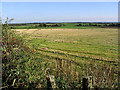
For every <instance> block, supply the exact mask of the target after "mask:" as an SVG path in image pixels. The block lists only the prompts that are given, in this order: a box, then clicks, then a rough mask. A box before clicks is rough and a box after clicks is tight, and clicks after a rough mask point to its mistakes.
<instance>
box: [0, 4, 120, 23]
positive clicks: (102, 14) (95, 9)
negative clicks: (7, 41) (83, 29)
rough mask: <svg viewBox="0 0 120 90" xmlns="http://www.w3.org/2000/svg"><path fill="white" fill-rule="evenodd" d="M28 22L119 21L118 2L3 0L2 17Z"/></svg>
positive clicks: (15, 21)
mask: <svg viewBox="0 0 120 90" xmlns="http://www.w3.org/2000/svg"><path fill="white" fill-rule="evenodd" d="M6 17H9V18H14V21H12V23H26V22H117V21H118V3H117V2H2V19H5V18H6Z"/></svg>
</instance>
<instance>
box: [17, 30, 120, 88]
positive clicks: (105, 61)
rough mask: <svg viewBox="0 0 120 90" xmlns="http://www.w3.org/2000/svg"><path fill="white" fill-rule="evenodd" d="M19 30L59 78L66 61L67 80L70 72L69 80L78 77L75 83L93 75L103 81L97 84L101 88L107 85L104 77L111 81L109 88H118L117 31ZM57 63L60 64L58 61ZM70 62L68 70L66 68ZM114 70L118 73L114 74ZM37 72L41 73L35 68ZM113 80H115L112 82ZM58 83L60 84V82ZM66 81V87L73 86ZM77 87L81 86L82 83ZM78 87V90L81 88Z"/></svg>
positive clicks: (64, 68) (51, 71) (52, 72)
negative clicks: (104, 82) (57, 72)
mask: <svg viewBox="0 0 120 90" xmlns="http://www.w3.org/2000/svg"><path fill="white" fill-rule="evenodd" d="M16 31H18V32H20V33H21V34H23V35H25V37H24V39H25V41H26V43H28V46H29V47H31V48H34V49H35V52H36V56H38V57H40V58H41V59H43V60H44V62H43V63H45V62H47V63H48V66H47V68H49V69H50V72H49V73H50V74H52V75H54V76H56V73H55V72H56V70H57V68H56V63H59V64H60V63H61V61H60V62H59V60H63V62H62V67H61V66H60V68H62V72H63V73H62V75H63V78H65V76H66V74H65V72H67V71H66V70H68V72H69V73H70V76H68V74H67V77H68V78H71V77H74V78H73V81H79V79H76V78H78V77H80V78H82V77H84V76H86V75H87V76H89V75H92V76H94V77H96V78H97V80H99V79H100V80H101V81H98V82H100V83H99V84H97V85H98V86H100V87H103V86H104V85H103V84H102V80H103V78H106V79H108V82H107V83H108V86H111V85H112V84H113V83H114V84H115V85H116V83H117V81H116V80H117V70H118V69H117V67H118V66H117V65H118V42H117V41H118V38H117V36H118V30H117V29H110V28H97V29H16ZM57 60H58V62H56V61H57ZM33 62H35V63H38V64H37V65H38V66H39V63H40V61H39V60H37V61H33ZM66 62H67V65H68V69H66V68H67V67H66V66H65V65H66ZM68 62H71V64H68ZM71 65H72V67H71ZM64 66H65V67H64ZM55 68H56V69H55ZM70 68H71V69H70ZM69 70H70V71H69ZM98 70H99V71H98ZM111 70H113V71H114V74H113V72H111ZM34 71H35V72H39V71H36V69H35V68H34ZM74 72H75V73H74ZM106 72H107V74H106ZM104 73H105V74H104ZM74 74H75V75H74ZM110 75H111V76H110ZM58 76H59V75H58ZM75 76H76V78H75ZM56 77H57V76H56ZM113 77H114V79H111V78H113ZM67 80H68V79H67ZM58 81H59V80H58ZM58 81H56V82H57V83H58ZM63 81H64V83H65V82H66V84H65V85H67V86H64V85H63V87H69V84H70V83H71V82H68V81H69V80H68V81H66V79H63ZM73 81H72V82H73ZM74 85H75V83H74ZM77 85H78V86H79V84H78V82H77ZM77 85H76V87H78V86H77ZM80 85H81V84H80ZM58 86H59V85H58ZM59 87H60V86H59ZM113 87H114V86H113Z"/></svg>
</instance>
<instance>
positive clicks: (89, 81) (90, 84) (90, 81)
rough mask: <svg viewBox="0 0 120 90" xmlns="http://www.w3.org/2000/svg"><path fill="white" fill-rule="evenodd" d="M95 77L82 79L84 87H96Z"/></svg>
mask: <svg viewBox="0 0 120 90" xmlns="http://www.w3.org/2000/svg"><path fill="white" fill-rule="evenodd" d="M93 85H94V78H93V77H92V76H88V77H84V78H83V81H82V87H83V89H89V88H94V87H93Z"/></svg>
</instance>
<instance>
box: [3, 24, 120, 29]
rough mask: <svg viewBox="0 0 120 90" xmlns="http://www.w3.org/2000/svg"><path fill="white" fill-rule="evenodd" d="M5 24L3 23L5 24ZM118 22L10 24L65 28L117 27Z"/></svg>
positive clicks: (12, 25)
mask: <svg viewBox="0 0 120 90" xmlns="http://www.w3.org/2000/svg"><path fill="white" fill-rule="evenodd" d="M4 25H5V24H3V26H4ZM118 25H119V24H118V23H19V24H9V26H10V28H11V29H19V28H21V29H32V28H47V27H64V28H70V27H71V28H73V27H74V28H77V27H78V28H80V27H82V26H83V27H84V26H85V27H87V26H89V27H91V26H92V27H103V28H104V27H117V26H118Z"/></svg>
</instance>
